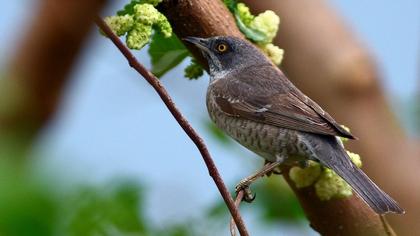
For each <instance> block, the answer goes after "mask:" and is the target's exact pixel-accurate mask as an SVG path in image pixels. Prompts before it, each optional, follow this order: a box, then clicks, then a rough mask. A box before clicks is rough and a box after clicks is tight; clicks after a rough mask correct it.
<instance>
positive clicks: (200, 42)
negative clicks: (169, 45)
mask: <svg viewBox="0 0 420 236" xmlns="http://www.w3.org/2000/svg"><path fill="white" fill-rule="evenodd" d="M182 40H184V41H187V42H189V43H192V44H194V45H195V46H196V47H198V48H199V49H200V50H202V51H204V52H207V53H209V49H208V47H207V46H208V43H207V40H206V39H203V38H198V37H185V38H183V39H182Z"/></svg>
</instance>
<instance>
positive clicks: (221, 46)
mask: <svg viewBox="0 0 420 236" xmlns="http://www.w3.org/2000/svg"><path fill="white" fill-rule="evenodd" d="M216 49H217V51H218V52H226V50H227V49H228V46H227V45H226V44H225V43H219V44H218V45H217V47H216Z"/></svg>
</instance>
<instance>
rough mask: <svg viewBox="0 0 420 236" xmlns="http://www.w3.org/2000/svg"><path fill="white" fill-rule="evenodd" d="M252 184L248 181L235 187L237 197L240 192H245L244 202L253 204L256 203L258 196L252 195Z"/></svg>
mask: <svg viewBox="0 0 420 236" xmlns="http://www.w3.org/2000/svg"><path fill="white" fill-rule="evenodd" d="M249 185H250V183H249V181H247V180H244V181H241V182H240V183H239V184H238V185H236V187H235V191H236V195H238V193H239V192H240V191H243V192H244V197H243V199H242V200H243V201H245V202H248V203H251V202H253V201H254V199H255V197H256V194H254V193H252V191H251V188H250V187H249Z"/></svg>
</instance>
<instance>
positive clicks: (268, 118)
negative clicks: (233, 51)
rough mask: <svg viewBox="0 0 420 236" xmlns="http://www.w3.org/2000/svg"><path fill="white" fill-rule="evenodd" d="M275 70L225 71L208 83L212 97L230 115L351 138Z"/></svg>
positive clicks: (268, 68) (269, 68)
mask: <svg viewBox="0 0 420 236" xmlns="http://www.w3.org/2000/svg"><path fill="white" fill-rule="evenodd" d="M260 69H262V68H260ZM276 70H277V69H276V68H272V67H267V68H264V70H262V73H258V70H257V71H254V70H252V69H251V70H248V71H247V73H246V75H244V73H236V74H232V75H228V76H229V77H226V78H223V79H219V80H217V81H215V82H214V83H213V84H212V85H211V86H212V87H211V90H210V91H211V92H212V93H213V94H212V97H213V99H214V101H215V103H216V104H217V105H218V106H219V108H220V109H221V110H222V111H223V112H224V113H226V114H227V115H230V116H236V117H240V118H244V119H249V120H253V121H256V122H260V123H264V124H270V125H273V126H277V127H281V128H288V129H294V130H299V131H304V132H310V133H317V134H326V135H334V136H342V137H347V138H354V137H353V135H352V134H350V133H349V132H348V131H346V130H345V129H343V128H342V127H341V126H340V125H339V124H338V123H337V122H336V121H335V120H334V119H333V118H332V117H331V116H330V115H329V114H328V113H326V112H325V111H324V110H322V108H321V107H320V106H318V105H317V104H316V103H315V102H313V101H312V100H310V99H309V98H308V97H307V96H305V95H304V94H303V93H302V92H300V91H299V90H298V89H297V88H296V87H295V86H294V85H293V84H292V83H291V82H290V81H288V80H287V78H286V77H285V76H284V75H283V74H282V73H281V72H280V71H279V70H278V71H276ZM260 71H261V70H260ZM273 77H274V78H273ZM251 80H253V81H251Z"/></svg>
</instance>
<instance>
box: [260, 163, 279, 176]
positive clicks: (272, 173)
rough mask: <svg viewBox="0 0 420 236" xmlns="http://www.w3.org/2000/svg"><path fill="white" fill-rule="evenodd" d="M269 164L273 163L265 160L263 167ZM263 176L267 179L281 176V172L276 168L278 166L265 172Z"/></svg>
mask: <svg viewBox="0 0 420 236" xmlns="http://www.w3.org/2000/svg"><path fill="white" fill-rule="evenodd" d="M270 163H273V162H271V161H267V160H265V162H264V166H265V165H269V164H270ZM265 175H266V176H267V177H270V176H271V175H281V170H280V168H278V166H276V167H275V168H274V169H273V170H271V171H269V172H267V174H265Z"/></svg>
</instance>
